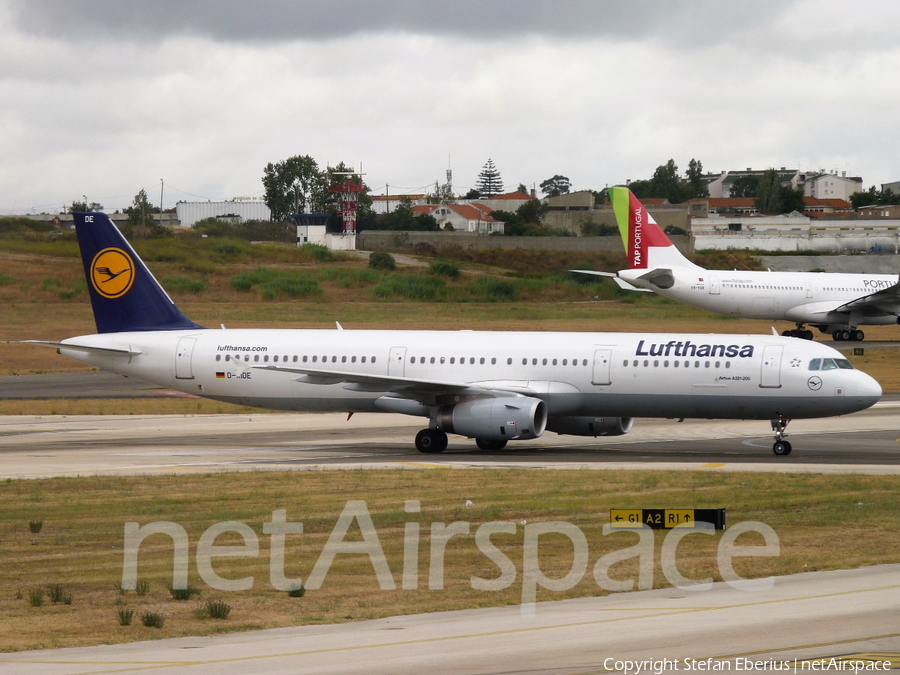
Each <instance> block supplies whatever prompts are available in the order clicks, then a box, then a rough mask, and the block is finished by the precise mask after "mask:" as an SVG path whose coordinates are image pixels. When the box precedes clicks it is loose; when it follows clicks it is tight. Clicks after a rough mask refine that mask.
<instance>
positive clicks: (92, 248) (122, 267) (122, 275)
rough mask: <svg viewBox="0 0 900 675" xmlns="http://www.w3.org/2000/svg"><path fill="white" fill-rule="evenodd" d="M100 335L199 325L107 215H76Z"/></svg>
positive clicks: (82, 258) (177, 328) (80, 244)
mask: <svg viewBox="0 0 900 675" xmlns="http://www.w3.org/2000/svg"><path fill="white" fill-rule="evenodd" d="M74 216H75V232H76V234H77V235H78V245H79V247H80V248H81V260H82V262H83V263H84V274H85V276H86V277H87V286H88V292H89V293H90V295H91V306H92V307H93V309H94V321H96V323H97V332H98V333H122V332H125V331H143V330H182V329H191V328H202V326H198V325H197V324H195V323H194V322H193V321H191V320H190V319H188V318H187V317H186V316H184V314H182V313H181V311H180V310H179V309H178V307H176V306H175V303H174V302H172V299H171V298H170V297H169V296H168V294H167V293H166V292H165V291H164V290H163V287H162V286H160V285H159V282H158V281H157V280H156V279H155V278H154V277H153V275H152V274H150V270H148V269H147V267H146V265H144V263H143V261H142V260H141V259H140V258H139V257H138V255H137V253H135V252H134V249H133V248H131V246H130V245H129V244H128V242H127V241H126V240H125V237H123V236H122V233H121V232H119V230H118V228H116V226H115V225H113V222H112V221H111V220H110V219H109V216H107V215H106V214H105V213H76V214H74Z"/></svg>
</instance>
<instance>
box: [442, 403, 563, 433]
mask: <svg viewBox="0 0 900 675" xmlns="http://www.w3.org/2000/svg"><path fill="white" fill-rule="evenodd" d="M438 425H439V426H440V428H441V429H442V430H443V431H445V432H447V433H451V434H459V435H460V436H468V437H469V438H483V439H485V440H487V441H512V440H516V439H519V440H525V439H528V438H538V437H539V436H540V435H541V434H543V433H544V428H545V427H546V426H547V405H546V404H545V403H544V402H543V401H542V400H540V399H538V398H531V397H530V396H509V397H505V398H480V399H477V400H475V401H466V402H465V403H457V404H456V405H448V406H443V407H442V408H441V409H440V410H439V411H438Z"/></svg>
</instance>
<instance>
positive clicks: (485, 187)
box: [475, 158, 503, 197]
mask: <svg viewBox="0 0 900 675" xmlns="http://www.w3.org/2000/svg"><path fill="white" fill-rule="evenodd" d="M475 189H476V190H478V192H479V193H481V196H482V197H493V196H494V195H499V194H503V180H502V179H501V178H500V172H499V171H498V170H497V167H496V166H494V160H492V159H490V158H488V161H487V162H485V164H484V166H483V167H482V168H481V173H479V174H478V180H476V181H475Z"/></svg>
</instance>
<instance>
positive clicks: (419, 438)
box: [416, 429, 447, 455]
mask: <svg viewBox="0 0 900 675" xmlns="http://www.w3.org/2000/svg"><path fill="white" fill-rule="evenodd" d="M446 449H447V434H445V433H444V432H443V431H441V430H440V429H422V431H420V432H419V433H417V434H416V450H418V451H419V452H424V453H425V454H427V455H436V454H438V453H441V452H443V451H444V450H446Z"/></svg>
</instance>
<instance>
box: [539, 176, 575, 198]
mask: <svg viewBox="0 0 900 675" xmlns="http://www.w3.org/2000/svg"><path fill="white" fill-rule="evenodd" d="M540 187H541V192H543V193H544V194H545V195H547V196H548V197H559V196H560V195H566V194H569V190H570V189H572V183H571V181H570V180H569V179H568V178H566V177H565V176H560V175H559V174H556V175H555V176H553V178H548V179H547V180H545V181H544V182H543V183H541V185H540Z"/></svg>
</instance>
